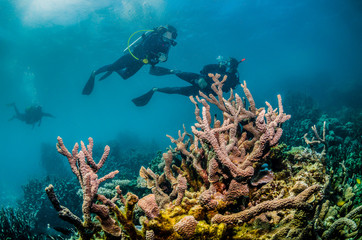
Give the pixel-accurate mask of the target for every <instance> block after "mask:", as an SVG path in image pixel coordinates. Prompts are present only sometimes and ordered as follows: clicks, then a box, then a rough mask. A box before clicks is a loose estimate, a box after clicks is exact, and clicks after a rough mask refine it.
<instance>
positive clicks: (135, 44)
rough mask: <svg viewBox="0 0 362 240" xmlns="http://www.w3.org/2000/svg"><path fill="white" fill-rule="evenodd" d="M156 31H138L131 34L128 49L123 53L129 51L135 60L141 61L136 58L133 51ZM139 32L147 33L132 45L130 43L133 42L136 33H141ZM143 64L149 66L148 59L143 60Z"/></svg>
mask: <svg viewBox="0 0 362 240" xmlns="http://www.w3.org/2000/svg"><path fill="white" fill-rule="evenodd" d="M153 31H154V30H139V31H136V32H134V33H132V34H131V36H130V37H129V38H128V42H127V47H126V48H125V49H124V50H123V52H126V51H127V50H128V51H129V53H130V54H131V56H132V57H133V58H135V59H136V60H140V59H139V58H138V57H136V56H135V55H134V54H133V53H132V51H131V50H133V49H134V48H135V47H136V46H138V45H139V44H140V43H141V42H142V41H141V40H142V39H144V38H146V37H147V36H148V35H149V34H151V33H152V32H153ZM139 32H146V33H144V34H142V35H141V36H140V37H138V38H137V39H136V40H135V41H133V42H132V43H131V44H130V41H131V38H132V37H133V36H134V35H135V34H136V33H139ZM142 62H143V63H144V64H147V63H148V59H146V58H145V59H142Z"/></svg>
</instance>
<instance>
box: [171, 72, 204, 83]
mask: <svg viewBox="0 0 362 240" xmlns="http://www.w3.org/2000/svg"><path fill="white" fill-rule="evenodd" d="M176 76H177V77H178V78H180V79H182V80H184V81H186V82H188V83H191V84H195V81H196V80H198V79H199V78H200V77H201V75H200V74H197V73H191V72H180V73H176Z"/></svg>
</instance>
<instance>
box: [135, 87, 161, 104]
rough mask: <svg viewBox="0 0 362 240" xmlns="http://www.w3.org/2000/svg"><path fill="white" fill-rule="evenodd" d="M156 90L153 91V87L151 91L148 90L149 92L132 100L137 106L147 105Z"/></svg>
mask: <svg viewBox="0 0 362 240" xmlns="http://www.w3.org/2000/svg"><path fill="white" fill-rule="evenodd" d="M154 92H155V91H153V89H151V90H150V91H148V92H147V93H145V94H143V95H142V96H139V97H137V98H134V99H132V102H133V103H134V104H135V105H136V106H137V107H142V106H145V105H146V104H147V103H148V102H149V101H150V100H151V98H152V96H153V93H154Z"/></svg>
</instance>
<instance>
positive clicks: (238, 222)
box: [46, 74, 328, 240]
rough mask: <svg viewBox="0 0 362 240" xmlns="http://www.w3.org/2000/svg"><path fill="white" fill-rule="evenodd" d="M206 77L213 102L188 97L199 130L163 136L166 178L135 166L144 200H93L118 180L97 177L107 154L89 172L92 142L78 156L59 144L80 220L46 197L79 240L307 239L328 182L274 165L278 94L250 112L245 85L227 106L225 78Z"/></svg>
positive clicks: (319, 169)
mask: <svg viewBox="0 0 362 240" xmlns="http://www.w3.org/2000/svg"><path fill="white" fill-rule="evenodd" d="M210 77H212V78H213V80H214V84H213V85H212V89H213V91H214V92H215V96H214V95H211V94H210V95H209V96H206V95H205V94H203V93H202V92H200V96H201V97H202V98H201V97H199V96H196V97H195V98H194V97H190V100H191V102H192V103H193V104H194V105H195V116H196V121H197V122H196V123H195V125H194V126H192V127H191V130H192V134H191V133H188V132H187V131H186V130H185V128H184V132H183V133H181V131H179V134H178V135H179V136H178V138H177V139H175V138H173V137H171V136H168V137H169V138H170V139H171V142H173V143H175V144H176V147H175V148H174V149H172V148H171V149H170V150H168V151H167V152H166V153H164V154H163V159H164V162H165V166H164V172H163V173H162V174H157V173H155V172H153V171H152V170H151V169H149V168H148V169H146V168H144V167H142V168H141V170H140V176H141V177H142V178H144V179H145V180H146V182H147V187H148V188H150V189H151V191H152V194H149V195H147V196H144V197H143V198H141V199H138V197H137V196H136V195H134V194H131V193H128V194H127V198H126V199H124V198H123V196H122V192H121V189H120V188H119V187H118V188H117V195H116V196H115V197H114V198H112V199H108V198H106V197H105V196H103V195H101V194H99V193H98V192H97V191H98V187H99V184H100V183H101V182H103V181H105V180H107V179H111V178H113V177H114V176H115V174H117V171H114V172H111V173H109V174H107V175H106V176H105V177H102V178H100V179H99V178H98V176H97V171H98V170H99V169H100V168H101V167H102V166H103V164H104V162H105V160H106V158H107V155H108V153H109V148H108V147H106V148H105V151H104V154H103V156H102V158H101V160H100V162H99V163H98V164H96V163H95V162H94V160H93V157H92V147H93V140H92V139H91V138H90V139H89V142H90V144H89V145H88V148H86V147H85V145H84V143H83V142H81V151H79V152H78V148H79V147H78V144H76V145H75V146H74V148H73V151H72V154H71V153H70V152H69V151H68V150H67V149H66V148H65V146H64V144H63V141H62V139H61V138H58V145H57V146H58V151H59V152H60V153H61V154H63V155H64V156H66V157H67V158H68V160H69V164H70V166H71V168H72V171H73V173H74V174H75V175H76V176H77V178H78V180H79V183H80V185H81V187H82V190H83V221H82V220H81V219H80V218H78V217H76V216H75V215H74V214H72V213H71V212H70V211H69V209H67V208H66V207H63V206H61V205H60V203H59V201H58V200H57V198H56V196H55V193H54V190H53V187H52V186H51V185H50V186H49V187H48V188H47V190H46V191H47V193H48V197H49V199H50V200H51V202H52V203H53V206H54V207H55V209H56V210H57V211H58V213H59V216H60V217H61V218H62V219H64V220H66V221H68V222H70V223H72V224H73V225H74V226H75V227H76V228H77V230H78V233H79V236H80V237H81V239H83V240H84V239H97V238H102V239H272V238H273V239H285V237H286V236H297V237H296V238H295V239H297V238H299V239H302V238H305V236H310V234H312V233H311V232H312V230H311V229H310V228H308V227H307V226H308V224H309V221H312V220H313V219H312V217H313V215H314V214H313V213H314V211H315V209H316V206H317V205H318V204H319V203H320V201H321V199H322V198H323V194H322V192H323V191H324V188H325V185H326V183H327V181H328V177H327V176H326V173H325V169H324V166H323V164H322V161H321V159H320V158H319V159H318V158H316V159H313V160H310V161H306V162H302V163H301V162H299V161H298V160H297V159H296V157H294V154H293V155H292V154H290V156H291V155H292V156H291V157H288V155H286V156H285V155H284V157H280V156H281V155H283V154H281V152H282V150H283V147H282V146H279V145H278V142H279V139H280V137H281V136H282V133H283V130H282V124H283V123H284V122H285V121H287V120H288V119H289V118H290V115H287V114H285V113H284V110H283V105H282V99H281V96H280V95H278V108H277V109H274V108H273V107H272V106H271V104H269V103H268V102H266V105H267V109H265V108H256V106H255V102H254V99H253V97H252V95H251V93H250V91H249V89H248V88H247V85H246V83H245V82H244V83H243V84H241V87H242V88H243V91H244V94H245V96H246V99H243V98H242V97H240V96H239V95H238V94H234V93H233V91H232V90H231V93H230V97H229V98H228V99H226V98H224V96H223V91H222V87H223V84H224V82H225V81H226V77H225V78H223V79H222V80H219V77H220V75H218V74H216V75H215V76H214V75H212V74H211V75H210ZM246 100H247V102H248V106H247V103H246ZM211 104H213V105H215V106H216V107H217V108H218V109H219V110H220V111H221V112H222V116H221V117H222V118H221V119H217V118H216V117H214V118H212V114H211V106H210V105H211ZM199 105H200V106H201V108H200V106H199ZM176 159H177V161H176ZM179 161H180V162H181V164H178V166H177V165H176V164H175V163H176V162H179ZM269 167H271V169H268V168H269ZM321 190H323V191H321ZM119 199H120V200H121V203H122V204H123V205H125V207H124V209H123V210H121V209H120V208H119V207H118V202H117V201H118V200H119ZM137 203H138V206H139V207H140V208H141V209H143V211H144V212H145V216H143V217H141V218H140V223H141V225H142V228H141V229H140V228H136V226H135V223H134V219H133V210H134V207H135V205H136V204H137ZM94 216H95V217H94ZM283 227H284V228H283ZM281 229H282V231H281ZM303 229H307V230H303ZM309 230H310V231H309Z"/></svg>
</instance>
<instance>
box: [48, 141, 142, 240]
mask: <svg viewBox="0 0 362 240" xmlns="http://www.w3.org/2000/svg"><path fill="white" fill-rule="evenodd" d="M88 140H89V145H88V146H87V147H86V146H85V144H84V143H83V142H82V141H81V149H82V150H81V151H79V152H78V150H79V145H78V143H76V144H75V145H74V147H73V150H72V153H70V152H69V151H68V149H67V148H66V147H65V145H64V143H63V139H62V138H61V137H58V143H57V150H58V152H59V153H60V154H62V155H64V156H66V157H67V158H68V162H69V165H70V167H71V169H72V172H73V173H74V174H75V175H76V177H77V178H78V181H79V184H80V186H81V188H82V190H83V205H82V212H83V218H84V221H83V222H82V221H81V220H80V218H78V217H77V216H75V215H74V214H73V213H72V212H71V211H70V210H69V209H68V208H66V207H64V206H61V205H60V203H59V200H58V199H57V197H56V195H55V192H54V187H53V185H49V186H48V187H47V188H46V193H47V195H48V198H49V200H50V201H51V202H52V204H53V206H54V208H55V209H56V210H57V211H58V214H59V216H60V217H61V218H62V219H63V220H65V221H67V222H69V223H71V224H73V225H74V226H75V227H76V228H77V229H78V232H79V234H80V236H81V238H82V239H91V238H92V236H93V235H94V234H96V233H97V232H99V231H100V230H101V229H102V230H103V231H104V232H106V233H107V234H110V235H112V236H115V237H119V236H121V234H122V228H121V227H120V225H119V224H118V223H117V222H116V221H115V220H114V218H112V217H111V212H113V213H115V215H116V216H117V220H118V221H119V222H121V223H123V224H122V225H123V227H124V228H125V229H126V228H127V230H128V232H129V233H130V235H134V236H136V238H135V239H137V238H138V235H139V234H138V233H137V232H136V229H135V228H134V226H133V223H132V219H133V216H132V214H130V213H129V212H133V206H134V205H135V204H136V203H137V201H138V197H137V196H134V195H132V194H128V197H127V200H124V198H123V196H115V197H114V198H113V199H111V200H110V199H107V198H106V197H105V196H103V195H101V194H98V187H99V185H100V183H102V182H104V181H105V180H107V179H112V178H113V177H114V176H115V175H116V174H117V173H118V170H116V171H113V172H111V173H108V174H107V175H105V176H104V177H102V178H98V175H97V172H98V170H99V169H100V168H102V166H103V164H104V163H105V161H106V160H107V157H108V154H109V151H110V149H109V146H106V147H105V149H104V153H103V156H102V157H101V160H100V161H99V162H98V164H96V163H95V161H94V160H93V153H92V150H93V139H92V138H89V139H88ZM117 192H118V194H119V195H120V194H121V191H120V189H119V188H117ZM119 199H123V201H124V202H125V205H126V208H127V210H126V214H123V213H122V212H121V211H120V210H119V209H118V207H117V206H116V204H115V202H116V201H117V200H119ZM97 201H100V202H102V203H103V204H100V203H96V202H97ZM127 211H129V212H128V213H127ZM92 214H94V215H96V218H97V220H98V221H99V222H100V226H99V224H98V223H97V222H95V221H93V220H92ZM129 221H131V224H129Z"/></svg>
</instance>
